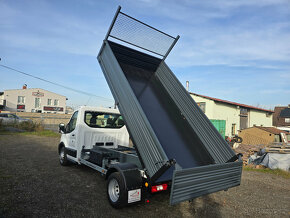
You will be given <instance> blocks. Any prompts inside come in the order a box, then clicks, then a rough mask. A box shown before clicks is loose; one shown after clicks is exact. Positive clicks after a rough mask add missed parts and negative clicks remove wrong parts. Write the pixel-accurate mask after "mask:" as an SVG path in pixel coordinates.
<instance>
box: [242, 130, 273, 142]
mask: <svg viewBox="0 0 290 218" xmlns="http://www.w3.org/2000/svg"><path fill="white" fill-rule="evenodd" d="M239 136H240V137H242V139H243V144H247V145H259V144H265V145H267V144H269V143H272V142H274V140H275V134H273V133H270V132H267V131H264V130H262V129H259V128H255V127H252V128H248V129H243V130H240V131H239Z"/></svg>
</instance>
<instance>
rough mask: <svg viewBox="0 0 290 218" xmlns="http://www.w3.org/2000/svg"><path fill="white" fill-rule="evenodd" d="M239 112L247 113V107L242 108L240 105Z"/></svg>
mask: <svg viewBox="0 0 290 218" xmlns="http://www.w3.org/2000/svg"><path fill="white" fill-rule="evenodd" d="M240 114H244V115H247V114H248V109H247V108H243V107H241V109H240Z"/></svg>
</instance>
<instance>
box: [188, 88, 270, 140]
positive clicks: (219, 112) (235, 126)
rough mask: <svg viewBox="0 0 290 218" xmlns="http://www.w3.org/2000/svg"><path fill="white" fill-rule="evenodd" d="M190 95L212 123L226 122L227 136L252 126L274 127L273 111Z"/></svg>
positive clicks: (194, 94)
mask: <svg viewBox="0 0 290 218" xmlns="http://www.w3.org/2000/svg"><path fill="white" fill-rule="evenodd" d="M190 95H191V97H192V98H193V99H194V100H195V102H196V103H197V104H198V105H199V106H200V108H201V110H202V111H203V112H204V113H205V114H206V116H207V117H208V118H209V119H210V120H211V121H212V122H217V121H220V122H221V121H223V122H224V125H225V135H226V136H234V135H236V134H238V131H239V130H242V129H246V128H249V127H252V126H266V127H270V126H272V116H273V113H274V111H272V110H266V109H262V108H258V107H253V106H250V105H246V104H240V103H236V102H232V101H227V100H222V99H218V98H213V97H209V96H205V95H200V94H196V93H191V92H190Z"/></svg>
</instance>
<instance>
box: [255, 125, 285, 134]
mask: <svg viewBox="0 0 290 218" xmlns="http://www.w3.org/2000/svg"><path fill="white" fill-rule="evenodd" d="M254 127H256V128H258V129H262V130H264V131H267V132H269V133H272V134H275V135H279V134H280V133H285V134H286V135H287V134H288V132H286V131H283V130H280V129H277V128H275V127H263V126H254Z"/></svg>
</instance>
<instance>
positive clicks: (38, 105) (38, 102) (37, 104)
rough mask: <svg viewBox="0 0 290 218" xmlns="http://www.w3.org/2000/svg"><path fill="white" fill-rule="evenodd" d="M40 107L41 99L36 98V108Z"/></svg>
mask: <svg viewBox="0 0 290 218" xmlns="http://www.w3.org/2000/svg"><path fill="white" fill-rule="evenodd" d="M39 107H40V98H35V108H39Z"/></svg>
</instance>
